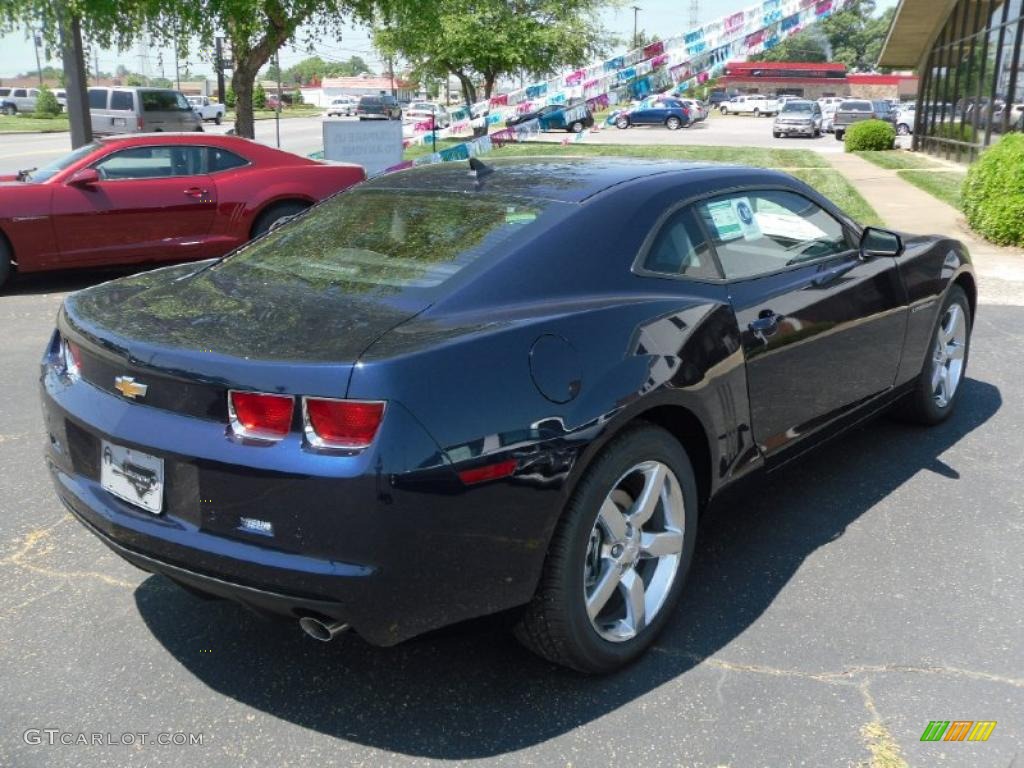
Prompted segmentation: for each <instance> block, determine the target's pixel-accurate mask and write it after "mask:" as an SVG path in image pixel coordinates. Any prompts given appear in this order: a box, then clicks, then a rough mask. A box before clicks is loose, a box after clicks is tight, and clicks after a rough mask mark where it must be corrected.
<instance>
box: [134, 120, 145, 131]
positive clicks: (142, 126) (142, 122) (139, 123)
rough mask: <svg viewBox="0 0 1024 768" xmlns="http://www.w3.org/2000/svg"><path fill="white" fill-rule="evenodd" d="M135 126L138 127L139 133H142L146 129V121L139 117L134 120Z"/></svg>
mask: <svg viewBox="0 0 1024 768" xmlns="http://www.w3.org/2000/svg"><path fill="white" fill-rule="evenodd" d="M135 124H136V126H138V129H139V131H143V130H145V128H146V119H145V118H144V117H139V118H137V119H136V120H135Z"/></svg>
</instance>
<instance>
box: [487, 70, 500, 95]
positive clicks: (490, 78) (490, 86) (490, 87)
mask: <svg viewBox="0 0 1024 768" xmlns="http://www.w3.org/2000/svg"><path fill="white" fill-rule="evenodd" d="M497 79H498V75H497V73H495V72H488V73H487V74H486V75H484V98H485V99H490V98H491V94H492V93H493V92H494V81H495V80H497Z"/></svg>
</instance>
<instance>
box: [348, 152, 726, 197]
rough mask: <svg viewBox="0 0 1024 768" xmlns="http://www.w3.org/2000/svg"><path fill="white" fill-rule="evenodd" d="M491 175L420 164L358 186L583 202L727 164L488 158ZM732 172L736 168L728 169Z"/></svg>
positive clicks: (448, 165)
mask: <svg viewBox="0 0 1024 768" xmlns="http://www.w3.org/2000/svg"><path fill="white" fill-rule="evenodd" d="M484 163H485V165H486V166H487V167H488V168H490V169H491V170H492V171H493V173H488V174H487V175H485V176H484V177H482V178H479V179H478V178H477V177H475V176H473V175H471V172H470V171H469V169H468V168H467V165H466V163H465V162H449V163H436V164H428V165H421V166H417V167H414V168H410V169H407V170H404V171H399V172H396V173H389V174H384V175H382V176H378V177H376V178H375V179H371V180H370V181H367V182H364V183H363V184H362V185H360V186H361V187H363V188H367V189H389V190H397V191H425V192H446V193H460V192H461V193H473V192H480V193H486V194H494V195H506V196H510V197H523V198H532V199H543V200H553V201H556V202H563V203H582V202H584V201H585V200H587V199H588V198H590V197H593V196H594V195H597V194H598V193H600V192H603V191H605V190H607V189H610V188H612V187H615V186H618V185H620V184H625V183H628V182H632V181H635V180H638V179H644V178H650V177H653V176H661V175H663V174H669V173H685V174H688V175H689V174H692V175H693V180H695V181H696V180H699V179H698V177H699V176H708V177H709V178H710V176H711V175H712V174H715V173H719V172H721V170H722V169H723V168H729V167H730V166H723V165H718V164H715V163H684V162H676V161H670V160H644V159H637V158H611V157H560V156H546V157H517V158H494V159H492V158H488V159H486V160H484ZM731 167H733V168H736V167H737V166H731Z"/></svg>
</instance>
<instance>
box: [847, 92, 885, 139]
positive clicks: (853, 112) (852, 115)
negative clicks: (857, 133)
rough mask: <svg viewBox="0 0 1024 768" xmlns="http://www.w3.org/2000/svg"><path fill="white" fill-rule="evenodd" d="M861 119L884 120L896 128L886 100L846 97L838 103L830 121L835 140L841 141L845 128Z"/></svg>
mask: <svg viewBox="0 0 1024 768" xmlns="http://www.w3.org/2000/svg"><path fill="white" fill-rule="evenodd" d="M862 120H884V121H885V122H887V123H890V124H891V125H892V127H893V128H896V116H895V114H893V111H892V108H891V106H890V104H889V102H887V101H868V100H867V99H847V100H846V101H844V102H842V103H841V104H840V105H839V108H838V109H837V110H836V116H835V118H834V119H833V121H832V131H833V133H834V134H835V137H836V141H842V140H843V137H844V136H845V135H846V129H847V128H849V127H850V126H851V125H853V124H854V123H859V122H861V121H862Z"/></svg>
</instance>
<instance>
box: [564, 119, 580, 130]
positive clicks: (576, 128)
mask: <svg viewBox="0 0 1024 768" xmlns="http://www.w3.org/2000/svg"><path fill="white" fill-rule="evenodd" d="M567 130H568V131H569V133H583V121H582V120H577V121H576V122H575V123H573V124H572V125H570V126H569V127H568V129H567Z"/></svg>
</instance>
